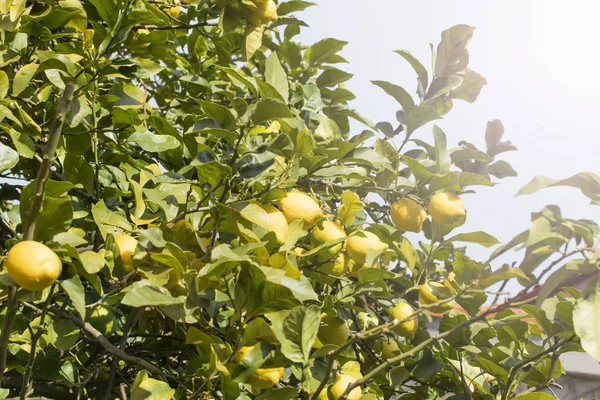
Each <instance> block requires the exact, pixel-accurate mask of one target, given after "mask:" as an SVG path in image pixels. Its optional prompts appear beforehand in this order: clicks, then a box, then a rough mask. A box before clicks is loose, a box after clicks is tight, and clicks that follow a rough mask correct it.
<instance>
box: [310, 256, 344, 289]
mask: <svg viewBox="0 0 600 400" xmlns="http://www.w3.org/2000/svg"><path fill="white" fill-rule="evenodd" d="M317 271H321V272H323V274H318V275H321V276H322V281H324V282H325V283H326V284H328V285H333V284H334V283H335V281H336V279H335V278H334V277H340V276H342V275H344V272H346V253H340V254H338V255H337V257H336V258H335V259H334V260H333V261H330V262H326V263H325V264H323V265H321V266H320V267H319V268H318V269H317ZM325 274H326V275H325ZM328 275H332V276H328Z"/></svg>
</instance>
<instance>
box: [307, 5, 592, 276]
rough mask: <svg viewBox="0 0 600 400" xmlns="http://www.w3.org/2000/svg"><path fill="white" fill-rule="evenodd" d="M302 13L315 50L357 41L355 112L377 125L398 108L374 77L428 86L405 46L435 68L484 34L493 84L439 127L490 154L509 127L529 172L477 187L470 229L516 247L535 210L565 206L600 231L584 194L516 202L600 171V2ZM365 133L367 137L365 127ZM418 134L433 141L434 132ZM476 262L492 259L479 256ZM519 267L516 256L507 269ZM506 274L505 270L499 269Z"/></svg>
mask: <svg viewBox="0 0 600 400" xmlns="http://www.w3.org/2000/svg"><path fill="white" fill-rule="evenodd" d="M317 3H318V6H315V7H311V8H309V9H307V10H306V11H304V12H303V13H301V14H299V17H300V18H301V19H303V20H304V21H305V22H307V23H308V24H309V25H310V28H306V29H305V30H304V31H303V33H302V40H303V41H304V42H305V43H313V42H315V41H317V40H319V39H322V38H325V37H335V38H337V39H341V40H346V41H348V42H350V44H349V45H348V46H347V47H346V48H345V49H344V50H343V52H342V53H341V54H342V55H343V56H344V57H345V58H346V59H347V60H348V61H349V64H347V65H341V66H340V68H341V69H344V70H346V71H347V72H350V73H353V74H354V78H353V79H352V80H351V81H350V82H349V83H348V85H347V87H348V88H349V89H351V90H352V91H353V92H354V93H355V94H356V95H357V97H358V99H357V100H355V101H354V102H353V103H352V106H353V107H355V108H356V109H357V110H358V111H359V112H361V113H362V114H363V115H364V116H366V117H367V118H369V119H370V120H372V121H374V122H377V121H394V115H395V111H396V105H395V102H394V100H393V99H391V98H389V97H387V95H386V94H385V93H384V92H383V91H382V90H381V89H379V88H377V87H375V86H373V85H371V83H370V81H371V80H375V79H376V80H388V81H390V82H393V83H395V84H399V85H401V86H404V87H405V88H406V89H407V90H409V92H411V93H414V92H415V89H416V76H415V74H414V72H413V71H412V69H411V68H410V66H409V65H408V63H406V62H405V61H404V60H403V59H402V58H401V57H400V56H399V55H397V54H395V53H393V50H396V49H405V50H408V51H410V52H411V53H412V54H413V55H415V56H416V57H417V58H418V59H419V60H421V62H422V63H423V64H424V65H426V66H429V65H430V60H431V59H430V52H429V43H434V44H436V45H437V43H438V42H439V40H440V33H441V32H442V31H443V30H444V29H447V28H449V27H451V26H453V25H456V24H469V25H474V26H476V27H477V29H476V30H475V34H474V38H473V41H472V43H471V46H470V54H471V62H470V67H471V68H472V69H475V70H476V71H478V72H479V73H480V74H482V75H483V76H484V77H486V78H487V80H488V85H487V86H486V87H485V88H484V89H483V90H482V93H481V95H480V97H479V99H478V100H477V102H475V103H474V104H468V103H464V102H459V101H456V102H455V106H454V109H453V110H452V111H451V112H450V113H449V114H448V115H447V116H446V117H445V118H444V119H443V120H441V121H437V124H438V125H439V126H440V127H441V128H442V129H443V130H444V131H445V133H446V135H447V136H448V143H449V146H450V147H452V146H456V145H457V143H458V142H459V141H460V140H468V141H470V142H472V143H475V144H476V145H478V146H479V147H480V148H484V147H485V146H484V145H485V142H484V132H485V126H486V122H487V121H488V120H491V119H500V120H502V121H503V123H504V126H505V136H504V140H511V141H512V142H513V144H515V145H516V146H517V147H518V149H519V151H518V152H512V153H505V155H504V156H503V157H502V159H504V160H506V161H508V162H510V163H511V164H512V165H513V167H514V168H515V169H516V170H517V172H518V173H519V177H518V178H507V179H505V180H504V181H502V182H501V184H500V185H497V186H496V187H493V188H477V192H478V193H477V195H466V196H464V200H465V203H466V205H467V209H468V221H467V225H466V226H465V228H464V229H463V230H464V231H476V230H486V231H487V232H489V233H490V234H493V235H494V236H496V237H497V238H498V239H499V240H500V241H502V242H506V241H508V240H510V239H511V238H512V237H513V236H514V235H516V234H517V233H519V232H521V231H522V230H524V229H526V228H528V227H529V224H530V213H531V212H532V211H539V210H540V209H541V208H542V207H543V206H544V205H546V204H557V205H559V206H560V207H561V209H562V211H563V215H564V216H565V217H568V218H575V219H578V218H589V219H594V220H596V221H599V222H600V218H599V217H600V207H597V206H590V205H589V201H588V199H587V198H585V197H584V196H583V195H581V194H580V193H579V192H578V191H577V190H575V189H567V188H556V189H547V190H544V191H541V192H538V193H537V194H534V195H530V196H521V197H514V196H515V194H516V193H517V191H518V190H519V188H520V187H522V186H523V185H525V184H526V183H528V182H529V181H530V180H531V179H532V178H533V177H534V176H536V175H546V176H549V177H553V178H566V177H569V176H571V175H573V174H576V173H578V172H582V171H592V172H596V173H599V174H600V157H599V156H598V151H599V149H600V129H599V128H598V125H597V118H595V117H596V116H597V115H598V108H599V107H600V80H599V79H598V78H597V77H596V73H595V71H596V69H597V68H598V66H599V64H600V46H599V45H598V38H600V24H598V23H597V17H598V15H600V2H592V1H576V2H564V1H554V0H545V1H538V0H536V1H534V0H520V1H517V0H505V1H481V0H469V1H467V0H461V1H451V2H445V1H432V0H419V1H403V0H372V1H368V2H367V1H364V0H324V1H317ZM356 129H357V130H359V129H362V128H361V127H360V126H356ZM417 137H419V138H421V139H424V140H428V141H430V142H432V134H431V128H430V127H424V128H421V129H420V130H419V131H418V135H417ZM472 250H473V251H474V253H473V254H474V255H475V256H479V257H480V258H481V259H484V258H486V255H487V254H488V251H487V250H485V249H481V248H473V249H472ZM511 260H514V261H517V260H520V257H519V256H518V255H517V254H515V253H512V254H510V256H509V257H508V258H504V259H503V261H511ZM497 266H498V265H497Z"/></svg>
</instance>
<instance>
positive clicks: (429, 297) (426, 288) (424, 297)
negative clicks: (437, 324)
mask: <svg viewBox="0 0 600 400" xmlns="http://www.w3.org/2000/svg"><path fill="white" fill-rule="evenodd" d="M434 289H435V290H436V291H441V292H448V291H449V290H448V288H447V287H446V286H444V285H443V284H441V283H439V282H426V283H425V284H424V285H423V286H421V289H419V303H421V304H423V305H429V304H434V303H437V302H439V301H441V300H443V298H438V297H437V296H436V294H435V293H434V292H433V291H434ZM452 308H453V307H452V304H451V302H448V303H444V304H441V305H439V306H435V307H431V308H429V310H430V311H432V312H434V313H438V314H442V313H445V312H446V311H449V310H452Z"/></svg>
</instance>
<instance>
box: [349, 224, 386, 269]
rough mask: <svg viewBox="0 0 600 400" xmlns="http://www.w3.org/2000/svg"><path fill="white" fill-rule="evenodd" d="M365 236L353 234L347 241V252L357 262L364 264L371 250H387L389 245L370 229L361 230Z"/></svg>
mask: <svg viewBox="0 0 600 400" xmlns="http://www.w3.org/2000/svg"><path fill="white" fill-rule="evenodd" d="M360 232H362V233H363V234H364V235H365V236H359V235H352V236H350V237H349V238H348V240H347V241H346V253H348V257H350V259H352V260H353V261H354V262H356V263H357V264H360V265H362V264H364V263H365V262H366V259H367V253H368V252H369V250H377V251H385V250H387V248H388V245H387V244H385V243H383V242H382V241H381V240H379V237H377V235H375V234H374V233H371V232H368V231H360Z"/></svg>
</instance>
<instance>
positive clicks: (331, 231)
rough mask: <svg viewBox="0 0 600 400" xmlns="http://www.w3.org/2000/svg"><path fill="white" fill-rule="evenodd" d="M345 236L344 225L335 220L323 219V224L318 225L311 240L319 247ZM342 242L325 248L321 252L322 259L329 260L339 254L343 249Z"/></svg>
mask: <svg viewBox="0 0 600 400" xmlns="http://www.w3.org/2000/svg"><path fill="white" fill-rule="evenodd" d="M345 237H346V231H345V230H344V227H343V226H341V225H340V224H337V223H335V222H333V221H323V223H322V224H319V225H317V226H316V227H315V229H313V231H312V233H311V236H310V242H311V243H312V245H313V246H315V247H317V246H320V245H322V244H324V243H327V242H330V241H332V240H336V239H342V238H345ZM342 244H343V243H338V244H336V245H334V246H332V247H330V248H328V249H327V250H325V251H324V252H323V253H321V254H320V256H321V259H322V260H328V259H330V258H332V257H333V256H335V255H336V254H338V253H339V252H340V251H341V250H342Z"/></svg>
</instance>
